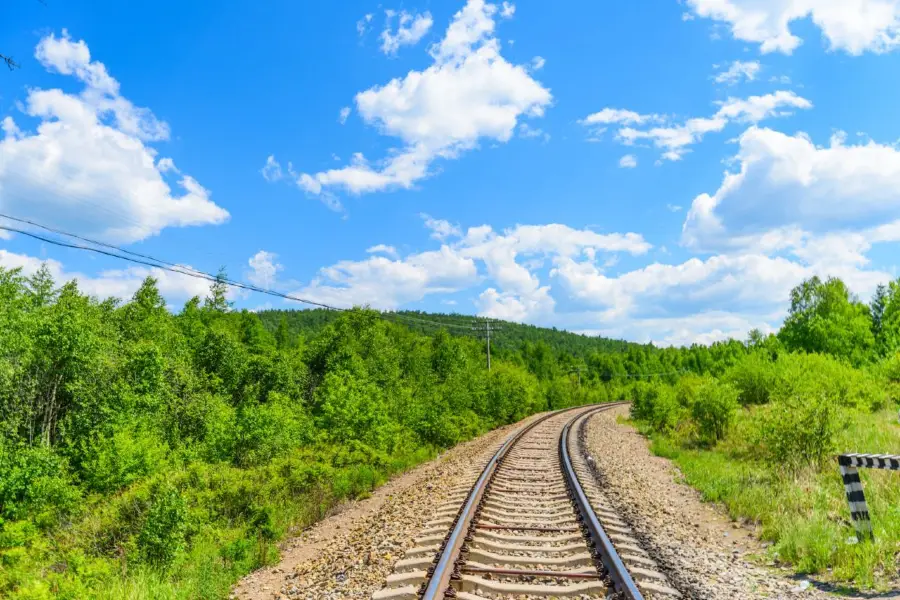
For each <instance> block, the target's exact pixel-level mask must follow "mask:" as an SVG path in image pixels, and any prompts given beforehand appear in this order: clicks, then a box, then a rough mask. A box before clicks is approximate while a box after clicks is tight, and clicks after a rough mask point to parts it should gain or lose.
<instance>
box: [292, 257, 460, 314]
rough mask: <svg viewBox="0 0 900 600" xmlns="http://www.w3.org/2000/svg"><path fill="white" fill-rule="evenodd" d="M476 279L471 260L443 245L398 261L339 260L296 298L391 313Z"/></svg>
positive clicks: (380, 259)
mask: <svg viewBox="0 0 900 600" xmlns="http://www.w3.org/2000/svg"><path fill="white" fill-rule="evenodd" d="M476 279H477V269H476V267H475V263H474V262H473V261H472V260H471V259H468V258H464V257H462V256H460V255H459V254H458V253H456V252H455V251H453V250H452V249H451V248H449V247H448V246H442V247H441V249H440V250H436V251H429V252H422V253H419V254H412V255H409V256H407V257H406V258H404V259H402V260H401V259H394V258H391V257H387V256H370V257H369V258H367V259H364V260H360V261H350V260H345V261H341V262H339V263H337V264H335V265H332V266H330V267H326V268H323V269H321V270H320V272H319V274H318V276H317V277H316V278H315V279H313V281H312V282H311V283H310V284H309V285H307V286H305V287H304V288H302V289H300V290H298V291H297V292H296V293H295V295H297V296H301V297H305V298H309V299H312V300H314V301H316V302H321V303H324V304H328V305H330V306H336V307H339V308H349V307H351V306H362V305H368V306H371V307H373V308H380V309H388V310H392V309H396V308H398V307H400V306H402V305H403V304H406V303H409V302H415V301H418V300H421V299H422V298H424V297H425V296H426V295H428V294H434V293H441V292H443V293H446V292H454V291H457V290H459V289H464V288H466V287H469V286H471V285H472V284H473V283H474V282H475V280H476Z"/></svg>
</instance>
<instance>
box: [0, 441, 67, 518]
mask: <svg viewBox="0 0 900 600" xmlns="http://www.w3.org/2000/svg"><path fill="white" fill-rule="evenodd" d="M80 497H81V493H80V492H79V490H78V488H76V487H75V486H74V484H73V482H72V479H71V476H70V475H69V465H68V462H67V461H66V459H65V458H63V457H61V456H60V455H59V454H57V453H56V452H54V451H53V450H51V449H49V448H43V447H32V448H28V447H21V446H20V447H8V446H7V445H6V444H4V443H3V441H2V439H0V520H2V519H20V518H26V517H27V516H29V514H31V515H32V516H33V517H34V518H35V519H36V521H38V522H40V523H47V524H49V523H51V522H52V521H53V520H54V519H55V518H56V517H58V516H61V515H63V514H66V513H68V512H70V511H71V510H73V509H74V508H75V506H76V504H77V502H78V500H79V499H80Z"/></svg>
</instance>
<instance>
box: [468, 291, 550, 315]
mask: <svg viewBox="0 0 900 600" xmlns="http://www.w3.org/2000/svg"><path fill="white" fill-rule="evenodd" d="M555 305H556V302H555V301H554V300H553V298H552V297H550V287H549V286H545V287H540V288H537V289H536V290H533V291H531V292H529V293H525V294H515V293H512V292H498V291H497V290H496V289H494V288H488V289H486V290H484V291H483V292H482V293H481V294H480V295H479V296H478V301H477V302H476V306H477V308H478V314H479V315H480V316H482V317H487V318H490V319H503V320H505V321H515V322H518V323H522V322H525V321H527V320H533V319H538V318H540V317H542V316H546V315H549V314H551V313H552V312H553V308H554V306H555Z"/></svg>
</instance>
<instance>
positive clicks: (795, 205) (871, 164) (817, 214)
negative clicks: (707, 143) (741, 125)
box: [683, 127, 900, 250]
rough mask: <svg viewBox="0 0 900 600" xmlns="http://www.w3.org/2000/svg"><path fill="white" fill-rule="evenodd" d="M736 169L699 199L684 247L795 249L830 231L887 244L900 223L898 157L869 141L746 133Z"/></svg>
mask: <svg viewBox="0 0 900 600" xmlns="http://www.w3.org/2000/svg"><path fill="white" fill-rule="evenodd" d="M738 143H739V150H738V153H737V156H736V157H735V159H734V160H735V162H736V163H737V164H738V165H739V170H738V171H736V172H729V173H726V174H725V177H724V179H723V181H722V185H721V186H720V187H719V189H718V190H717V191H716V192H715V193H714V194H712V195H709V194H701V195H699V196H697V197H696V198H695V199H694V201H693V203H692V205H691V209H690V211H689V213H688V216H687V220H686V221H685V224H684V231H683V237H684V242H685V243H686V244H688V245H689V246H693V247H701V248H723V247H725V248H729V247H730V248H734V247H748V246H753V247H760V246H765V247H767V248H769V249H772V250H777V249H785V248H796V247H798V246H799V245H801V244H802V243H803V241H804V240H805V239H806V238H808V237H809V235H808V234H813V235H821V234H824V233H829V232H835V231H837V232H841V231H857V232H866V233H867V234H868V236H869V239H870V241H888V240H889V239H890V238H891V237H893V235H894V234H895V233H896V232H894V231H893V230H892V229H891V227H889V225H890V224H891V223H892V222H894V221H896V220H898V219H900V150H898V149H896V148H895V147H894V146H889V145H881V144H878V143H875V142H873V141H869V142H866V143H861V144H858V145H852V144H851V145H847V144H846V142H845V140H844V137H843V136H842V135H835V136H834V137H832V139H831V141H830V143H829V145H828V146H816V145H815V144H814V143H813V142H812V140H810V138H809V137H808V136H806V135H804V134H802V133H798V134H797V135H794V136H789V135H786V134H784V133H780V132H778V131H773V130H771V129H765V128H757V127H751V128H749V129H748V130H747V131H745V132H744V133H743V134H742V135H741V136H740V138H739V142H738Z"/></svg>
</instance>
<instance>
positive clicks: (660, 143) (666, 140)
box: [580, 91, 812, 160]
mask: <svg viewBox="0 0 900 600" xmlns="http://www.w3.org/2000/svg"><path fill="white" fill-rule="evenodd" d="M718 104H719V109H718V110H717V111H716V112H715V113H714V114H713V115H712V116H711V117H700V118H693V119H687V120H684V121H682V122H677V121H673V120H672V119H670V118H668V117H663V116H660V115H656V114H649V115H642V114H640V113H636V112H634V111H630V110H624V109H615V108H604V109H603V110H601V111H599V112H596V113H594V114H591V115H588V116H587V117H585V118H584V119H582V120H581V121H580V122H581V124H582V125H584V126H586V127H588V128H593V135H594V136H595V137H596V136H597V135H598V133H601V132H598V131H597V130H596V129H595V128H597V127H600V128H602V129H605V127H604V126H606V125H613V124H615V125H619V129H618V131H617V133H616V139H617V140H618V141H619V142H620V143H622V144H625V145H627V146H634V145H636V144H639V143H640V142H643V141H647V142H650V143H652V144H653V146H654V147H656V148H657V149H659V150H660V151H661V153H662V154H661V157H662V158H663V159H664V160H680V159H681V158H682V157H684V155H685V153H687V152H688V151H689V150H690V146H692V145H694V144H697V143H699V142H700V141H701V140H702V139H703V137H704V136H705V135H706V134H708V133H716V132H720V131H722V130H723V129H725V127H726V126H727V125H728V124H730V123H758V122H760V121H763V120H765V119H768V118H772V117H783V116H787V115H790V114H791V113H792V111H794V110H797V109H809V108H812V103H811V102H810V101H809V100H807V99H805V98H801V97H800V96H798V95H797V94H795V93H794V92H789V91H778V92H774V93H771V94H765V95H763V96H750V97H748V98H728V99H727V100H725V101H723V102H720V103H718ZM650 123H659V124H658V125H656V126H652V127H645V128H641V129H639V128H637V126H639V125H645V124H650Z"/></svg>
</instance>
